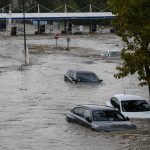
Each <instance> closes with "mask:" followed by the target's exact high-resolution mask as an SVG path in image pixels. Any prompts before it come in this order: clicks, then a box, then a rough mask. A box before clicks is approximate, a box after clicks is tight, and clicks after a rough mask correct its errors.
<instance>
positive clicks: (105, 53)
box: [101, 50, 121, 58]
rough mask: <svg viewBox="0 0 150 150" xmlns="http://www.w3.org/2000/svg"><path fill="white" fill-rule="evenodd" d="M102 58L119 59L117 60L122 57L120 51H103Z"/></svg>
mask: <svg viewBox="0 0 150 150" xmlns="http://www.w3.org/2000/svg"><path fill="white" fill-rule="evenodd" d="M101 55H102V56H104V57H117V58H120V57H121V52H120V51H118V50H106V51H103V52H102V53H101Z"/></svg>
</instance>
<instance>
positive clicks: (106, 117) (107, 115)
mask: <svg viewBox="0 0 150 150" xmlns="http://www.w3.org/2000/svg"><path fill="white" fill-rule="evenodd" d="M92 114H93V120H94V121H125V120H126V119H125V117H124V116H123V115H121V114H120V113H119V112H117V111H112V110H94V111H93V112H92Z"/></svg>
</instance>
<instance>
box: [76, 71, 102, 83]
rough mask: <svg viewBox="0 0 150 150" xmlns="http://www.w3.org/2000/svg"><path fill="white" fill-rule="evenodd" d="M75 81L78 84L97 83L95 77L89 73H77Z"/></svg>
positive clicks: (97, 80)
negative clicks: (76, 80)
mask: <svg viewBox="0 0 150 150" xmlns="http://www.w3.org/2000/svg"><path fill="white" fill-rule="evenodd" d="M77 79H78V80H79V81H80V82H99V78H98V77H97V75H96V74H94V73H91V72H79V73H77Z"/></svg>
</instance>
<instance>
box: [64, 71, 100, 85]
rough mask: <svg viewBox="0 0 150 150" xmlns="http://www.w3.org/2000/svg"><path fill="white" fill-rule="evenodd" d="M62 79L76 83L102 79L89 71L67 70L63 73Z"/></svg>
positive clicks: (93, 81)
mask: <svg viewBox="0 0 150 150" xmlns="http://www.w3.org/2000/svg"><path fill="white" fill-rule="evenodd" d="M64 81H70V82H73V83H78V82H84V83H85V82H86V83H87V82H91V83H100V82H102V81H103V80H102V79H99V78H98V76H97V75H96V74H95V73H94V72H91V71H84V70H68V71H67V72H66V74H65V75H64Z"/></svg>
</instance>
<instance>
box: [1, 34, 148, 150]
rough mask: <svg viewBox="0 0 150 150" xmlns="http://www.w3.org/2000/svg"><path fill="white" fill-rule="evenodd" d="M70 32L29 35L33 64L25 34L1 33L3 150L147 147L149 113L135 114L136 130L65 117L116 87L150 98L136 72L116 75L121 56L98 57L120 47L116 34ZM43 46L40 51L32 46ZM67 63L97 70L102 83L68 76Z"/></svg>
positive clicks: (100, 100) (101, 101)
mask: <svg viewBox="0 0 150 150" xmlns="http://www.w3.org/2000/svg"><path fill="white" fill-rule="evenodd" d="M70 38H71V41H70V47H71V48H70V51H67V50H66V45H67V43H66V37H61V38H60V39H58V48H57V49H56V48H55V39H54V37H53V36H52V35H50V36H48V35H43V36H28V37H27V44H28V46H29V51H31V52H32V53H30V63H31V65H30V66H27V67H25V68H24V70H22V69H21V65H22V64H23V63H24V54H23V37H22V36H16V37H3V36H1V37H0V46H1V47H0V95H1V96H0V150H49V149H51V150H77V149H81V150H120V149H122V150H149V149H150V125H149V124H150V119H145V120H144V119H142V120H140V119H135V120H133V122H134V123H135V124H136V125H137V130H133V131H120V132H110V133H105V132H100V133H98V132H95V131H92V130H90V129H87V128H85V127H82V126H79V125H77V124H72V123H68V122H66V120H65V115H66V113H67V112H68V111H69V110H70V109H71V108H73V107H74V106H76V105H77V104H89V103H92V104H105V103H106V101H107V100H109V99H110V97H111V96H112V95H114V94H117V93H128V94H135V95H140V96H143V97H145V98H147V99H148V88H147V87H138V80H137V76H136V75H134V76H128V77H126V78H124V79H120V80H118V79H115V78H114V77H113V75H114V73H116V72H117V71H116V69H115V68H116V66H117V65H119V64H120V60H118V59H117V60H114V59H104V58H101V57H100V51H101V50H109V49H113V50H116V49H117V50H119V49H120V48H121V47H123V44H122V43H121V39H120V38H119V37H117V36H115V35H113V34H99V35H92V36H90V35H87V36H71V37H70ZM41 46H42V47H45V49H46V50H45V49H44V51H40V52H39V53H37V52H36V51H34V49H33V47H36V48H37V47H39V48H41ZM68 69H84V70H91V71H93V72H95V73H96V74H97V75H98V76H99V77H100V78H102V79H103V83H102V84H100V85H86V84H71V83H68V82H67V83H66V82H64V78H63V77H64V73H65V72H66V71H67V70H68Z"/></svg>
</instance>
